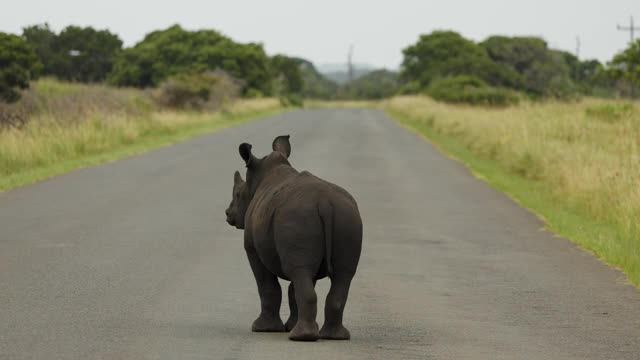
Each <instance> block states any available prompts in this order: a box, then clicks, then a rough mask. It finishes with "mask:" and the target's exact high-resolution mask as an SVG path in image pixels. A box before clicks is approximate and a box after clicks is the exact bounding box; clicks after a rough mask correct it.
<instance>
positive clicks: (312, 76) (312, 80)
mask: <svg viewBox="0 0 640 360" xmlns="http://www.w3.org/2000/svg"><path fill="white" fill-rule="evenodd" d="M295 59H296V60H297V61H298V62H299V63H300V69H301V71H302V79H303V81H304V88H303V91H302V95H303V96H304V97H306V98H311V99H335V98H336V95H337V92H338V84H337V83H335V82H333V81H331V80H330V79H328V78H327V77H325V76H324V75H323V74H321V73H320V72H319V71H318V70H317V69H316V67H315V66H314V65H313V63H312V62H311V61H308V60H305V59H302V58H295Z"/></svg>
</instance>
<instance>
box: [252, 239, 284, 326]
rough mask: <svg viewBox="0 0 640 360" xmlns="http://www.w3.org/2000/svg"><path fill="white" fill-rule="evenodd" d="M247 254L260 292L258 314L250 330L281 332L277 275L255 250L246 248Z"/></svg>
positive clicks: (280, 295)
mask: <svg viewBox="0 0 640 360" xmlns="http://www.w3.org/2000/svg"><path fill="white" fill-rule="evenodd" d="M247 256H248V257H249V264H251V270H253V276H254V277H255V278H256V283H257V284H258V293H259V294H260V316H258V318H257V319H256V320H255V321H254V322H253V325H252V326H251V331H254V332H283V331H285V330H284V324H283V323H282V319H280V304H281V302H282V289H281V288H280V283H279V282H278V277H277V276H275V275H274V274H272V273H271V272H270V271H269V270H267V268H266V267H265V266H264V264H262V261H260V258H259V257H258V255H257V254H256V253H255V251H250V250H247Z"/></svg>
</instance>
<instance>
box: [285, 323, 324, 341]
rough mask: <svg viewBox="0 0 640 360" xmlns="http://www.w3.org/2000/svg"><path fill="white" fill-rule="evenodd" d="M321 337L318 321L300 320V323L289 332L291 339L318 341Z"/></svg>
mask: <svg viewBox="0 0 640 360" xmlns="http://www.w3.org/2000/svg"><path fill="white" fill-rule="evenodd" d="M319 337H320V333H319V332H318V323H316V322H315V321H314V322H313V323H307V322H303V321H299V320H298V323H296V326H295V327H294V328H293V330H291V333H290V334H289V339H290V340H293V341H316V340H318V338H319Z"/></svg>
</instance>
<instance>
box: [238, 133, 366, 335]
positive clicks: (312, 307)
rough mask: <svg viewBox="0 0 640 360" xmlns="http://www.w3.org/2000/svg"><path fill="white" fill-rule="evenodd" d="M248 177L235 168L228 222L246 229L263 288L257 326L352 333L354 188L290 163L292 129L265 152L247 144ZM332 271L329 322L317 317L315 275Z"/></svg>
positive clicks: (356, 233)
mask: <svg viewBox="0 0 640 360" xmlns="http://www.w3.org/2000/svg"><path fill="white" fill-rule="evenodd" d="M239 150H240V156H241V157H242V159H243V160H244V161H245V163H246V167H247V174H246V182H245V181H243V180H242V177H241V176H240V173H239V172H238V171H236V173H235V176H234V186H233V200H232V201H231V204H230V205H229V208H228V209H227V210H226V214H227V222H228V223H229V225H231V226H235V227H236V228H238V229H244V248H245V250H246V252H247V256H248V257H249V263H250V264H251V269H252V270H253V274H254V276H255V278H256V282H257V284H258V292H259V294H260V303H261V312H260V316H259V317H258V318H257V319H256V320H255V321H254V322H253V326H252V331H255V332H276V331H291V333H290V335H289V339H291V340H300V341H314V340H317V339H318V338H322V339H335V340H348V339H349V338H350V334H349V331H348V330H347V329H346V328H345V327H344V326H343V324H342V314H343V311H344V307H345V303H346V302H347V295H348V293H349V286H350V284H351V279H352V278H353V276H354V274H355V273H356V268H357V266H358V261H359V259H360V251H361V248H362V220H361V218H360V213H359V211H358V206H357V204H356V202H355V200H354V199H353V197H352V196H351V195H349V193H348V192H347V191H345V190H344V189H342V188H341V187H339V186H337V185H334V184H332V183H329V182H327V181H324V180H322V179H320V178H317V177H315V176H313V175H312V174H310V173H309V172H306V171H303V172H298V171H296V169H294V168H293V167H292V166H291V164H289V161H288V158H289V155H290V154H291V145H290V143H289V135H287V136H279V137H277V138H276V139H275V140H274V141H273V152H272V153H271V154H269V155H267V156H265V157H263V158H262V159H258V158H256V157H255V156H254V155H253V154H252V153H251V145H250V144H247V143H243V144H241V145H240V149H239ZM327 276H329V278H330V279H331V290H330V291H329V294H328V295H327V299H326V302H325V321H324V325H323V326H322V329H321V330H320V331H318V323H317V322H316V312H317V297H316V292H315V290H314V287H315V283H316V280H318V279H322V278H324V277H327ZM278 278H282V279H285V280H290V281H291V284H290V285H289V307H290V310H291V314H290V316H289V319H288V320H287V322H286V324H283V323H282V320H281V319H280V303H281V301H282V290H281V288H280V284H279V283H278Z"/></svg>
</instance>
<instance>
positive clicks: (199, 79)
mask: <svg viewBox="0 0 640 360" xmlns="http://www.w3.org/2000/svg"><path fill="white" fill-rule="evenodd" d="M241 90H242V83H241V82H240V81H238V80H236V79H234V78H232V77H231V76H230V75H228V74H227V73H225V72H224V71H222V70H216V71H207V72H203V73H199V74H180V75H175V76H173V77H170V78H169V79H168V80H166V81H164V82H163V83H161V84H160V86H159V87H158V89H156V90H155V91H154V93H153V98H154V99H155V101H156V102H157V103H158V104H159V105H160V106H164V107H167V108H173V109H187V110H212V111H213V110H217V109H219V108H221V107H222V106H223V105H224V104H225V103H227V102H229V101H230V100H233V99H234V98H237V97H238V96H239V95H240V93H241Z"/></svg>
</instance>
